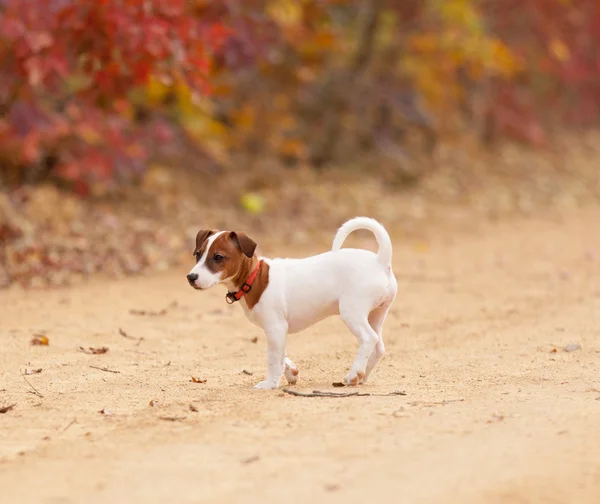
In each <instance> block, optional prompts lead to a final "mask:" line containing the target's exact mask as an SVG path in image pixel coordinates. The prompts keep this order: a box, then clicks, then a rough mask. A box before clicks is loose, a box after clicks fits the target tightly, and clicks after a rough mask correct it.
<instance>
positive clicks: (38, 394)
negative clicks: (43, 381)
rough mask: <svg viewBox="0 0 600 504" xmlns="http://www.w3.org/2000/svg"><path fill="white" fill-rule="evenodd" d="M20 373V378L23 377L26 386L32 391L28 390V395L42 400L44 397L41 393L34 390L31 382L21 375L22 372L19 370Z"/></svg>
mask: <svg viewBox="0 0 600 504" xmlns="http://www.w3.org/2000/svg"><path fill="white" fill-rule="evenodd" d="M19 371H20V373H21V376H22V377H23V380H25V381H26V382H27V385H29V386H30V387H31V389H32V390H29V393H30V394H35V395H36V396H38V397H40V398H41V399H43V398H44V396H43V395H42V394H41V392H40V391H39V390H38V389H36V388H35V387H34V386H33V385H32V384H31V382H30V381H29V380H28V379H27V377H26V376H25V375H24V374H23V371H21V370H19Z"/></svg>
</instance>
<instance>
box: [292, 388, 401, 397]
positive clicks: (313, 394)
mask: <svg viewBox="0 0 600 504" xmlns="http://www.w3.org/2000/svg"><path fill="white" fill-rule="evenodd" d="M283 392H285V393H286V394H290V395H293V396H298V397H367V396H379V397H388V396H404V395H406V392H398V391H396V392H388V393H387V394H376V393H370V392H321V391H320V390H313V391H312V392H310V393H307V392H298V391H296V390H290V389H287V388H285V389H283Z"/></svg>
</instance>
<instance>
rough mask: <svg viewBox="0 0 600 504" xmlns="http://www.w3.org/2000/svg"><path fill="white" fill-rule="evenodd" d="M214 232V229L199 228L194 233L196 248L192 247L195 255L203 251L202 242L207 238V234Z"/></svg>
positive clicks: (199, 254)
mask: <svg viewBox="0 0 600 504" xmlns="http://www.w3.org/2000/svg"><path fill="white" fill-rule="evenodd" d="M216 232H217V230H216V229H201V230H200V231H198V234H197V235H196V248H195V249H194V255H195V256H200V257H201V256H202V254H203V253H204V249H203V247H202V245H204V242H205V241H206V240H207V239H208V237H209V236H212V235H214V234H215V233H216Z"/></svg>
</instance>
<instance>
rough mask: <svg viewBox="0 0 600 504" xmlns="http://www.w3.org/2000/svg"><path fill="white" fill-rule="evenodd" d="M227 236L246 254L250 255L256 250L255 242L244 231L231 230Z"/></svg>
mask: <svg viewBox="0 0 600 504" xmlns="http://www.w3.org/2000/svg"><path fill="white" fill-rule="evenodd" d="M229 237H230V238H231V239H232V240H233V243H235V244H236V245H237V246H238V247H239V249H240V250H241V251H242V252H243V253H244V254H246V256H248V257H252V256H253V255H254V251H255V250H256V242H255V241H254V240H253V239H252V238H250V237H249V236H248V235H247V234H246V233H236V232H235V231H231V233H229Z"/></svg>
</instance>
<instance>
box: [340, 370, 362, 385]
mask: <svg viewBox="0 0 600 504" xmlns="http://www.w3.org/2000/svg"><path fill="white" fill-rule="evenodd" d="M364 377H365V373H364V371H355V372H353V371H350V372H349V373H348V374H347V375H346V376H345V377H344V385H348V386H349V387H354V386H356V385H358V384H359V383H361V382H362V380H363V378H364Z"/></svg>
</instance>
